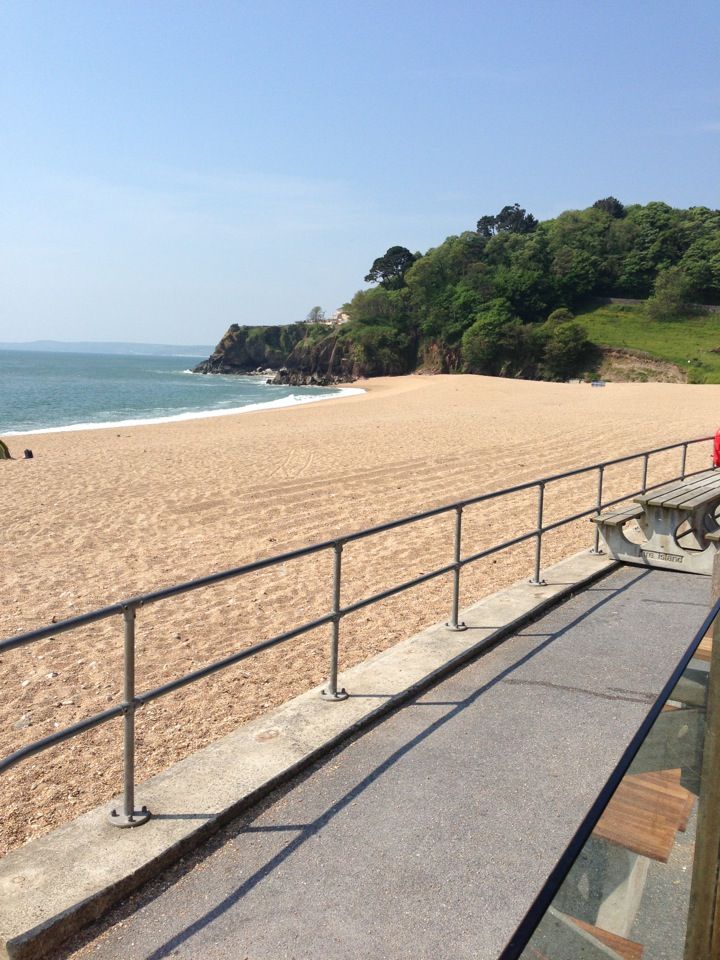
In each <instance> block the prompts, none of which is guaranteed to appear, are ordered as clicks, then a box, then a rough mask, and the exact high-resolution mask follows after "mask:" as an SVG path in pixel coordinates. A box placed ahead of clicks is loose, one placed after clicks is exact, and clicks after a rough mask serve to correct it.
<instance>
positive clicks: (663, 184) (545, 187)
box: [0, 0, 720, 343]
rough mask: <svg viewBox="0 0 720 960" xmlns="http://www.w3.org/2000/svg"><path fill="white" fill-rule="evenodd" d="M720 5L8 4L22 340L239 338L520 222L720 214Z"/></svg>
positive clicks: (218, 0) (42, 0)
mask: <svg viewBox="0 0 720 960" xmlns="http://www.w3.org/2000/svg"><path fill="white" fill-rule="evenodd" d="M719 50H720V4H719V3H718V0H685V2H670V0H644V2H643V0H592V2H591V0H556V2H552V0H504V2H503V0H493V2H485V0H464V2H459V0H362V2H361V0H352V2H349V0H233V2H230V0H3V3H2V4H1V5H0V71H1V77H0V81H1V85H0V118H1V120H0V241H1V242H2V252H1V255H0V284H1V286H2V289H1V291H0V294H1V295H0V340H31V339H46V338H51V339H64V340H138V341H144V342H170V343H215V342H216V341H217V340H218V339H219V338H220V336H221V335H222V333H223V332H224V331H225V329H226V328H227V327H228V325H229V324H230V323H233V322H236V323H252V324H256V323H273V324H274V323H287V322H291V321H294V320H298V319H303V318H304V317H305V315H306V314H307V312H308V310H309V309H310V308H311V307H312V306H314V305H320V306H322V307H323V308H324V309H325V310H326V311H328V312H331V311H333V310H335V309H336V308H337V307H339V306H340V305H341V304H342V303H343V302H345V301H347V300H349V299H350V297H351V296H352V295H353V293H354V292H355V291H356V290H357V289H359V288H360V287H362V286H365V284H364V283H363V276H364V275H365V274H366V273H367V271H368V270H369V268H370V265H371V263H372V261H373V260H374V259H375V257H377V256H379V255H381V254H382V253H384V252H385V250H386V249H387V248H388V247H389V246H392V245H394V244H401V245H403V246H406V247H409V248H410V249H411V250H421V251H424V250H426V249H427V248H428V247H431V246H435V245H437V244H438V243H440V242H441V241H442V240H444V238H445V237H446V236H448V235H449V234H454V233H459V232H461V231H462V230H466V229H473V228H474V226H475V223H476V221H477V219H478V218H479V217H480V216H482V215H483V214H486V213H497V212H498V210H500V209H501V207H503V206H504V205H505V204H507V203H515V202H518V203H520V204H521V206H523V207H525V208H526V209H527V210H529V211H530V212H532V213H533V214H535V216H537V217H539V218H540V219H546V218H548V217H552V216H555V215H556V214H558V213H560V212H561V211H562V210H566V209H571V208H581V207H586V206H589V205H590V204H591V203H593V202H594V201H595V200H597V199H598V198H600V197H606V196H608V195H613V196H616V197H618V199H620V200H621V201H623V202H624V203H626V204H628V203H646V202H648V201H650V200H664V201H666V202H668V203H670V204H672V205H673V206H678V207H687V206H693V205H704V206H709V207H713V208H718V207H720V162H719V161H720V156H719V154H720V150H719V149H718V148H719V147H720V56H719V54H718V51H719Z"/></svg>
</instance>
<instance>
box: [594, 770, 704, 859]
mask: <svg viewBox="0 0 720 960" xmlns="http://www.w3.org/2000/svg"><path fill="white" fill-rule="evenodd" d="M693 802H694V797H693V795H692V794H691V793H690V791H689V790H686V789H685V787H682V786H681V785H680V770H660V771H648V772H647V773H633V774H629V775H627V776H626V777H624V778H623V780H622V782H621V783H620V786H619V787H618V788H617V790H616V791H615V793H614V795H613V797H612V800H611V801H610V803H609V804H608V805H607V807H606V809H605V812H604V813H603V815H602V817H601V818H600V820H599V821H598V823H597V825H596V827H595V830H594V831H593V832H594V834H595V836H598V837H602V838H603V839H604V840H607V841H608V842H609V843H614V844H616V845H617V846H620V847H625V849H627V850H631V851H632V852H633V853H637V854H639V855H640V856H643V857H650V858H651V859H652V860H658V861H660V862H661V863H667V861H668V858H669V856H670V852H671V851H672V848H673V844H674V843H675V834H676V833H677V831H678V830H684V829H685V827H686V826H687V819H688V817H689V815H690V811H691V810H692V804H693Z"/></svg>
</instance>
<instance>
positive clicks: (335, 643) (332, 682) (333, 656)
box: [320, 540, 348, 700]
mask: <svg viewBox="0 0 720 960" xmlns="http://www.w3.org/2000/svg"><path fill="white" fill-rule="evenodd" d="M334 552H335V563H334V566H333V621H332V624H331V625H330V631H331V632H330V677H329V679H328V685H327V687H326V688H325V689H324V690H322V691H321V694H320V695H321V696H322V698H323V700H347V698H348V693H347V690H345V688H344V687H343V688H342V690H338V688H337V675H338V647H339V645H340V586H341V583H342V552H343V542H342V540H338V541H337V542H336V543H335V551H334Z"/></svg>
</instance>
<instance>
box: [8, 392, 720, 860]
mask: <svg viewBox="0 0 720 960" xmlns="http://www.w3.org/2000/svg"><path fill="white" fill-rule="evenodd" d="M359 385H360V386H362V387H363V388H364V389H365V391H366V392H365V393H364V394H362V395H359V396H352V397H343V398H340V399H332V400H327V401H323V402H321V403H313V404H309V405H305V406H302V405H301V406H295V407H285V408H280V409H275V410H269V411H255V412H252V413H246V414H238V415H232V416H224V417H219V418H214V419H213V418H210V419H200V420H190V421H186V422H175V423H163V424H154V425H149V426H134V427H111V428H106V429H99V430H86V431H68V432H62V433H47V434H36V435H33V436H26V437H22V436H14V437H9V438H8V445H9V447H10V450H11V453H12V454H13V456H15V457H22V451H23V449H24V448H26V447H31V448H32V450H33V453H34V458H33V459H32V460H22V459H15V460H12V461H0V486H1V489H2V494H3V496H2V502H3V524H2V533H3V576H2V596H3V603H2V605H0V637H2V638H6V637H9V636H13V635H15V634H17V633H21V632H24V631H28V630H32V629H35V628H39V627H43V626H46V625H47V624H49V623H51V622H57V621H60V620H63V619H66V618H68V617H73V616H77V615H79V614H81V613H84V612H87V611H89V610H92V609H94V608H97V607H101V606H104V605H107V604H111V603H116V602H118V601H121V600H123V599H125V598H128V597H131V596H133V595H136V594H139V593H144V592H147V591H151V590H156V589H160V588H162V587H167V586H171V585H172V584H175V583H179V582H181V581H185V580H191V579H194V578H197V577H202V576H204V575H207V574H210V573H213V572H215V571H218V570H223V569H227V568H232V567H236V566H239V565H241V564H244V563H248V562H250V561H253V560H257V559H260V558H263V557H269V556H272V555H274V554H280V553H285V552H287V551H290V550H294V549H296V548H298V547H302V546H305V545H308V544H312V543H315V542H318V541H324V540H328V539H330V538H334V537H338V536H341V535H343V534H347V533H350V532H352V531H354V530H358V529H361V528H363V527H367V526H371V525H374V524H379V523H382V522H383V521H386V520H391V519H394V518H399V517H402V516H405V515H407V514H411V513H416V512H420V511H423V510H426V509H429V508H432V507H436V506H439V505H441V504H444V503H449V502H451V501H454V500H457V499H461V498H466V497H471V496H473V495H475V494H479V493H483V492H487V491H492V490H496V489H500V488H503V487H506V486H510V485H513V484H520V483H523V482H525V481H528V480H532V479H535V478H538V477H542V476H545V475H549V474H554V473H558V472H561V471H563V470H566V469H571V468H575V467H581V466H584V465H587V464H591V463H595V462H597V461H600V460H608V459H612V458H613V457H619V456H622V455H624V454H629V453H634V452H636V451H640V450H644V449H648V448H651V447H655V446H662V445H666V444H670V443H673V442H676V441H680V440H684V439H688V438H695V437H702V436H708V435H710V434H712V433H714V431H715V429H716V427H717V420H718V399H719V398H720V388H719V387H717V386H688V385H684V384H653V383H638V384H619V383H609V384H607V385H606V386H605V387H604V388H601V389H597V388H593V387H590V386H589V385H588V384H580V383H578V384H555V383H537V382H531V381H514V380H504V379H499V378H488V377H479V376H434V377H430V376H409V377H399V378H379V379H377V380H370V381H363V382H362V383H361V384H359ZM710 454H711V445H710V443H708V444H706V445H703V448H702V450H696V451H694V452H693V453H692V455H691V457H690V459H689V462H688V470H692V469H700V468H704V467H707V466H709V463H710ZM679 467H680V458H679V455H678V453H677V452H676V453H673V454H672V455H663V456H661V457H657V458H656V459H654V460H653V461H652V464H651V474H650V478H649V480H650V482H653V481H654V482H659V481H660V480H662V479H664V478H665V477H667V476H672V475H674V474H676V473H678V472H679ZM641 469H642V468H641V464H639V463H636V464H634V465H633V466H632V467H631V468H625V467H622V468H613V469H612V470H609V471H608V475H607V484H608V490H612V488H613V484H615V485H617V486H618V489H620V488H621V487H622V484H623V483H624V484H626V486H625V489H629V488H632V486H633V477H634V485H635V486H639V483H640V477H641ZM633 471H634V472H633ZM653 471H656V473H655V474H653ZM596 487H597V475H596V474H594V475H587V476H581V477H578V478H575V479H573V480H572V481H567V482H565V483H564V484H563V485H562V487H561V488H560V487H558V489H557V491H555V490H554V488H552V487H551V488H548V490H547V493H546V497H547V502H546V508H547V516H548V517H549V518H550V519H552V518H553V517H560V516H563V515H567V514H568V513H570V512H571V510H572V509H573V508H574V507H575V508H576V509H577V510H582V509H587V508H589V507H590V506H591V505H592V504H593V502H594V497H595V495H596ZM535 522H536V494H535V492H534V491H530V492H525V493H519V494H516V495H515V496H514V497H513V498H512V499H511V500H509V501H503V502H499V501H491V502H489V503H488V504H484V505H481V506H478V507H476V508H470V509H469V510H468V511H467V516H466V517H465V518H464V527H463V537H464V543H465V544H466V552H467V553H470V552H474V551H478V550H482V549H483V548H484V547H486V546H489V545H490V544H492V543H494V542H497V541H499V540H504V539H509V538H510V537H512V536H515V535H517V534H518V533H522V532H524V531H525V530H528V529H531V528H533V527H534V525H535ZM453 523H454V514H453V513H449V514H445V515H442V516H440V517H437V518H434V519H431V520H426V521H423V522H422V523H419V524H417V525H413V526H412V527H405V528H401V529H399V530H396V531H393V532H391V533H385V534H382V535H379V536H377V537H373V538H371V539H367V540H362V541H358V542H357V543H351V544H349V545H348V546H347V547H346V548H345V551H344V553H343V594H342V601H343V603H349V602H352V601H354V600H357V599H360V598H362V597H366V596H369V595H371V594H373V593H376V592H378V591H380V590H383V589H386V588H388V587H390V586H392V585H394V584H397V583H400V582H402V581H404V580H407V579H410V578H411V577H413V576H418V575H419V574H421V573H424V572H427V571H428V570H430V569H432V568H434V567H438V566H441V565H443V564H447V563H450V562H451V561H452V549H453V545H452V533H453ZM593 534H594V527H593V526H592V525H591V524H590V522H589V521H588V520H587V519H583V520H578V521H576V522H575V523H573V524H572V525H570V526H568V527H565V528H561V529H560V530H558V531H555V532H553V533H552V534H549V535H548V536H547V538H546V542H544V554H543V563H545V564H549V563H552V562H554V561H556V560H558V559H560V558H562V557H564V556H567V555H569V554H571V553H574V552H577V551H578V550H580V549H583V548H590V546H592V541H593ZM533 550H534V542H533V541H530V542H528V543H525V544H522V545H519V546H517V547H514V548H512V549H511V550H509V551H506V552H503V553H500V554H497V555H495V556H493V557H491V558H487V559H485V560H483V561H481V562H479V563H478V564H476V565H474V566H473V567H471V568H468V569H467V570H465V571H464V572H463V578H462V587H461V603H462V604H465V605H467V604H469V603H471V602H473V601H475V600H477V599H479V598H480V597H481V596H484V595H486V594H488V593H491V592H493V591H494V590H497V589H499V588H500V587H502V586H504V585H507V584H509V583H511V582H513V581H515V580H517V579H520V578H522V577H529V576H530V575H531V574H532V569H533V567H532V563H533ZM332 562H333V558H332V555H331V553H329V552H328V553H322V554H316V555H313V556H311V557H308V558H305V559H302V560H297V561H288V562H286V563H284V564H282V565H281V566H279V567H277V568H274V569H272V570H268V571H264V572H262V573H257V574H253V575H250V576H248V577H245V578H242V579H239V580H238V579H236V580H231V581H228V582H225V583H223V584H221V585H218V586H214V587H210V588H206V589H204V590H202V591H197V592H193V593H189V594H184V595H182V596H179V597H177V598H175V599H172V600H164V601H162V602H160V603H157V604H154V605H152V606H148V607H146V608H143V609H141V610H139V611H138V618H137V668H136V669H137V689H138V691H142V690H147V689H149V688H151V687H154V686H156V685H159V684H161V683H164V682H167V681H169V680H171V679H173V678H175V677H177V676H180V675H181V674H182V673H185V672H187V671H189V670H192V669H197V668H199V667H201V666H202V665H204V664H207V663H210V662H212V661H213V660H216V659H219V658H221V657H223V656H227V655H229V654H231V653H233V652H235V651H237V650H239V649H242V648H243V647H245V646H248V645H250V644H252V643H255V642H258V641H259V640H262V639H265V638H267V637H270V636H273V635H274V634H276V633H280V632H282V631H283V630H285V629H289V628H291V627H293V626H295V625H297V624H300V623H302V622H305V621H309V620H312V619H313V618H315V617H319V616H321V615H323V614H325V613H327V612H328V611H329V610H330V607H331V597H332ZM450 599H451V582H450V579H449V577H447V576H446V577H442V578H439V579H436V580H433V581H431V582H429V583H428V584H426V585H424V586H423V587H421V588H417V589H414V590H412V591H409V592H406V593H404V594H402V595H400V596H397V597H395V598H393V599H391V600H388V601H384V602H383V603H382V604H379V605H377V606H372V607H369V608H365V609H363V610H361V611H359V612H358V613H356V614H353V615H352V616H349V617H347V618H345V619H344V620H343V622H342V625H341V639H340V666H341V669H342V668H344V667H348V666H351V665H352V664H354V663H357V662H359V661H361V660H364V659H366V658H367V657H369V656H372V655H373V654H375V653H377V652H379V651H380V650H382V649H385V648H387V647H388V646H390V645H392V644H393V643H396V642H397V641H399V640H401V639H403V638H405V637H407V636H410V635H412V634H413V633H415V632H416V631H417V630H419V629H420V628H422V627H424V626H427V625H429V624H432V623H436V622H439V621H442V620H444V619H447V617H448V615H449V611H450ZM328 643H329V627H327V626H325V627H323V628H320V629H318V630H315V631H313V632H311V633H308V634H306V635H304V636H301V637H298V638H296V639H294V640H291V641H289V642H288V643H286V644H283V645H281V646H278V647H276V648H274V649H273V650H271V651H267V652H265V653H263V654H261V655H259V656H258V657H255V658H253V659H251V660H246V661H243V662H242V663H241V664H239V665H237V666H235V667H232V668H230V669H228V670H226V671H223V672H222V673H220V674H217V675H215V676H214V677H212V678H209V679H207V680H203V681H201V682H199V683H196V684H193V685H192V686H189V687H186V688H184V689H183V690H181V691H179V692H177V693H175V694H172V695H170V696H168V697H164V698H162V699H159V700H157V701H154V702H153V703H151V704H149V705H147V706H146V707H144V708H143V709H142V710H141V711H139V713H138V715H137V721H136V722H137V747H136V753H137V779H138V781H142V780H143V779H146V778H147V777H149V776H151V775H152V774H154V773H157V772H158V771H160V770H162V769H163V768H165V767H167V766H168V765H169V764H170V763H172V762H174V761H176V760H178V759H180V758H181V757H183V756H186V755H187V754H188V753H190V752H192V751H194V750H196V749H198V748H200V747H201V746H203V745H205V744H206V743H208V742H210V741H212V740H215V739H217V738H219V737H221V736H223V735H224V734H225V733H227V732H229V731H230V730H232V729H233V728H235V727H236V726H238V725H239V724H241V723H243V722H246V721H247V720H249V719H251V718H253V717H256V716H258V715H260V714H262V713H266V712H268V711H270V710H271V709H272V708H273V707H275V706H276V705H278V704H279V703H282V702H283V701H285V700H287V699H289V698H291V697H293V696H296V695H297V694H299V693H301V692H303V691H304V690H307V689H308V688H310V687H312V686H314V685H316V684H319V683H321V682H322V681H323V680H324V679H325V678H326V676H327V670H328V661H329V647H328ZM122 645H123V633H122V620H121V618H118V617H114V618H112V619H110V620H106V621H103V622H101V623H97V624H94V625H90V626H87V627H83V628H81V629H79V630H77V631H73V632H70V633H65V634H62V635H59V636H57V637H54V638H51V639H47V640H43V641H40V642H39V643H37V644H34V645H33V646H30V647H26V648H23V649H20V650H16V651H12V652H10V653H6V654H3V655H2V656H0V679H1V680H2V686H3V691H4V694H5V695H4V696H3V698H2V702H1V703H0V730H2V739H1V741H0V742H1V743H2V747H1V748H0V753H1V754H2V755H6V754H7V753H8V752H10V751H11V750H14V749H17V748H19V747H20V746H22V745H24V744H26V743H29V742H31V741H33V740H36V739H38V738H40V737H42V736H46V735H48V734H49V733H52V732H53V731H54V730H55V729H58V728H59V727H63V726H66V725H68V724H71V723H75V722H78V721H79V720H81V719H82V718H84V717H86V716H89V715H90V714H92V713H95V712H99V711H100V710H104V709H107V708H108V706H109V705H111V704H115V703H118V702H120V701H121V700H122ZM338 709H342V707H341V706H339V707H338ZM121 758H122V744H121V726H120V721H118V720H114V721H112V722H110V723H108V724H105V725H104V726H102V727H99V728H97V729H95V730H92V731H90V732H88V733H84V734H82V735H80V736H78V737H76V738H74V739H73V740H71V741H69V742H67V743H64V744H60V745H59V746H57V747H54V748H52V749H51V750H49V751H47V752H46V753H44V754H41V755H39V756H36V757H34V758H32V759H30V760H27V761H25V762H23V763H21V764H19V765H18V766H16V767H15V768H13V769H12V770H11V771H9V772H8V773H6V774H4V775H3V801H4V816H3V818H2V821H1V822H0V853H2V852H5V851H7V850H8V849H11V848H12V847H14V846H17V845H18V844H20V843H23V842H25V841H26V840H28V839H30V838H31V837H35V836H38V835H41V834H42V833H44V832H46V831H47V830H49V829H51V828H53V827H55V826H57V825H59V824H61V823H63V822H65V821H67V820H70V819H72V818H74V817H75V816H78V815H79V814H80V813H82V812H84V811H85V810H88V809H90V808H92V807H94V806H96V805H98V804H100V803H104V802H106V801H109V800H110V798H111V797H112V796H114V795H116V794H117V793H118V792H119V790H120V787H121V783H122V768H121ZM137 795H138V800H139V801H140V802H142V788H141V787H139V788H138V791H137Z"/></svg>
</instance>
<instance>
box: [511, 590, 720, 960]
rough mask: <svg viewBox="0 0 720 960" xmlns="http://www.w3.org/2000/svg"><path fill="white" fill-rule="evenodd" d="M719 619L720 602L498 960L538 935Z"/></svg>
mask: <svg viewBox="0 0 720 960" xmlns="http://www.w3.org/2000/svg"><path fill="white" fill-rule="evenodd" d="M718 616H720V600H717V601H716V603H715V604H714V606H713V608H712V609H711V611H710V613H709V614H708V615H707V616H706V617H705V619H704V620H703V623H702V626H701V627H700V629H699V630H698V632H697V633H696V634H695V636H694V637H693V639H692V640H691V642H690V645H689V646H688V647H687V649H686V650H685V653H684V654H683V655H682V657H681V658H680V660H679V662H678V664H677V666H676V667H675V669H674V670H673V672H672V675H671V676H670V679H669V680H668V681H667V683H666V684H665V686H664V687H663V688H662V690H661V691H660V694H659V696H658V698H657V700H655V702H654V703H653V705H652V707H651V708H650V710H649V712H648V714H647V716H646V717H645V719H644V720H643V722H642V723H641V724H640V727H639V728H638V730H637V733H636V734H635V736H634V737H633V738H632V740H631V741H630V743H629V744H628V746H627V748H626V749H625V752H624V753H623V755H622V757H621V758H620V760H619V762H618V764H617V766H616V767H615V769H614V770H613V771H612V773H611V774H610V776H609V777H608V779H607V781H606V782H605V785H604V786H603V788H602V789H601V791H600V793H599V794H598V796H597V799H596V800H595V802H594V803H593V805H592V806H591V807H590V810H589V811H588V813H587V814H586V816H585V819H584V820H583V821H582V823H581V824H580V826H579V827H578V829H577V831H576V832H575V835H574V836H573V838H572V840H571V841H570V843H569V844H568V845H567V847H566V849H565V851H564V852H563V854H562V856H561V857H560V859H559V860H558V862H557V863H556V864H555V867H554V868H553V870H552V872H551V874H550V876H549V877H548V878H547V880H546V881H545V883H544V885H543V887H542V889H541V890H540V893H539V894H538V895H537V897H536V898H535V900H534V901H533V903H532V906H531V907H530V909H529V910H528V911H527V913H526V914H525V916H524V917H523V919H522V920H521V922H520V924H519V925H518V927H517V929H516V930H515V933H514V934H513V935H512V937H511V938H510V940H509V941H508V943H507V945H506V947H505V949H504V950H503V952H502V953H501V954H500V956H499V957H498V960H518V958H519V957H521V956H522V953H523V951H524V949H525V947H526V946H527V945H528V943H529V941H530V939H531V937H532V935H533V934H534V933H535V930H536V929H537V927H538V925H539V923H540V921H541V920H542V918H543V916H544V915H545V913H546V912H547V909H548V907H549V906H550V905H551V903H552V902H553V900H554V899H555V896H556V895H557V893H558V891H559V889H560V887H561V886H562V884H563V882H564V880H565V878H566V877H567V875H568V873H569V872H570V870H571V869H572V866H573V864H574V863H575V861H576V860H577V858H578V856H579V855H580V852H581V851H582V848H583V847H584V846H585V844H586V843H587V841H588V839H589V838H590V834H591V833H592V832H593V830H594V829H595V827H596V826H597V823H598V820H599V819H600V817H602V815H603V813H604V811H605V808H606V807H607V805H608V803H609V802H610V800H611V799H612V797H613V794H614V793H615V791H616V790H617V788H618V786H619V785H620V781H621V780H622V779H623V777H624V776H625V774H626V773H627V772H628V770H629V769H630V765H631V764H632V762H633V760H634V759H635V756H636V755H637V753H638V751H639V750H640V748H641V747H642V745H643V743H644V742H645V739H646V737H647V735H648V733H649V732H650V728H651V727H652V725H653V724H654V723H655V721H656V720H657V718H658V717H659V716H660V713H661V712H662V709H663V707H664V706H665V703H666V701H667V700H668V699H669V698H670V695H671V693H672V692H673V690H674V689H675V687H676V686H677V684H678V681H679V680H680V678H681V677H682V675H683V673H684V672H685V670H686V669H687V666H688V664H689V663H690V661H691V660H692V658H693V656H694V655H695V651H696V650H697V648H698V647H699V646H700V642H701V640H702V639H703V637H704V636H705V635H706V634H707V632H708V630H709V629H710V626H711V625H712V623H713V622H714V620H715V619H716V617H718Z"/></svg>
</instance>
